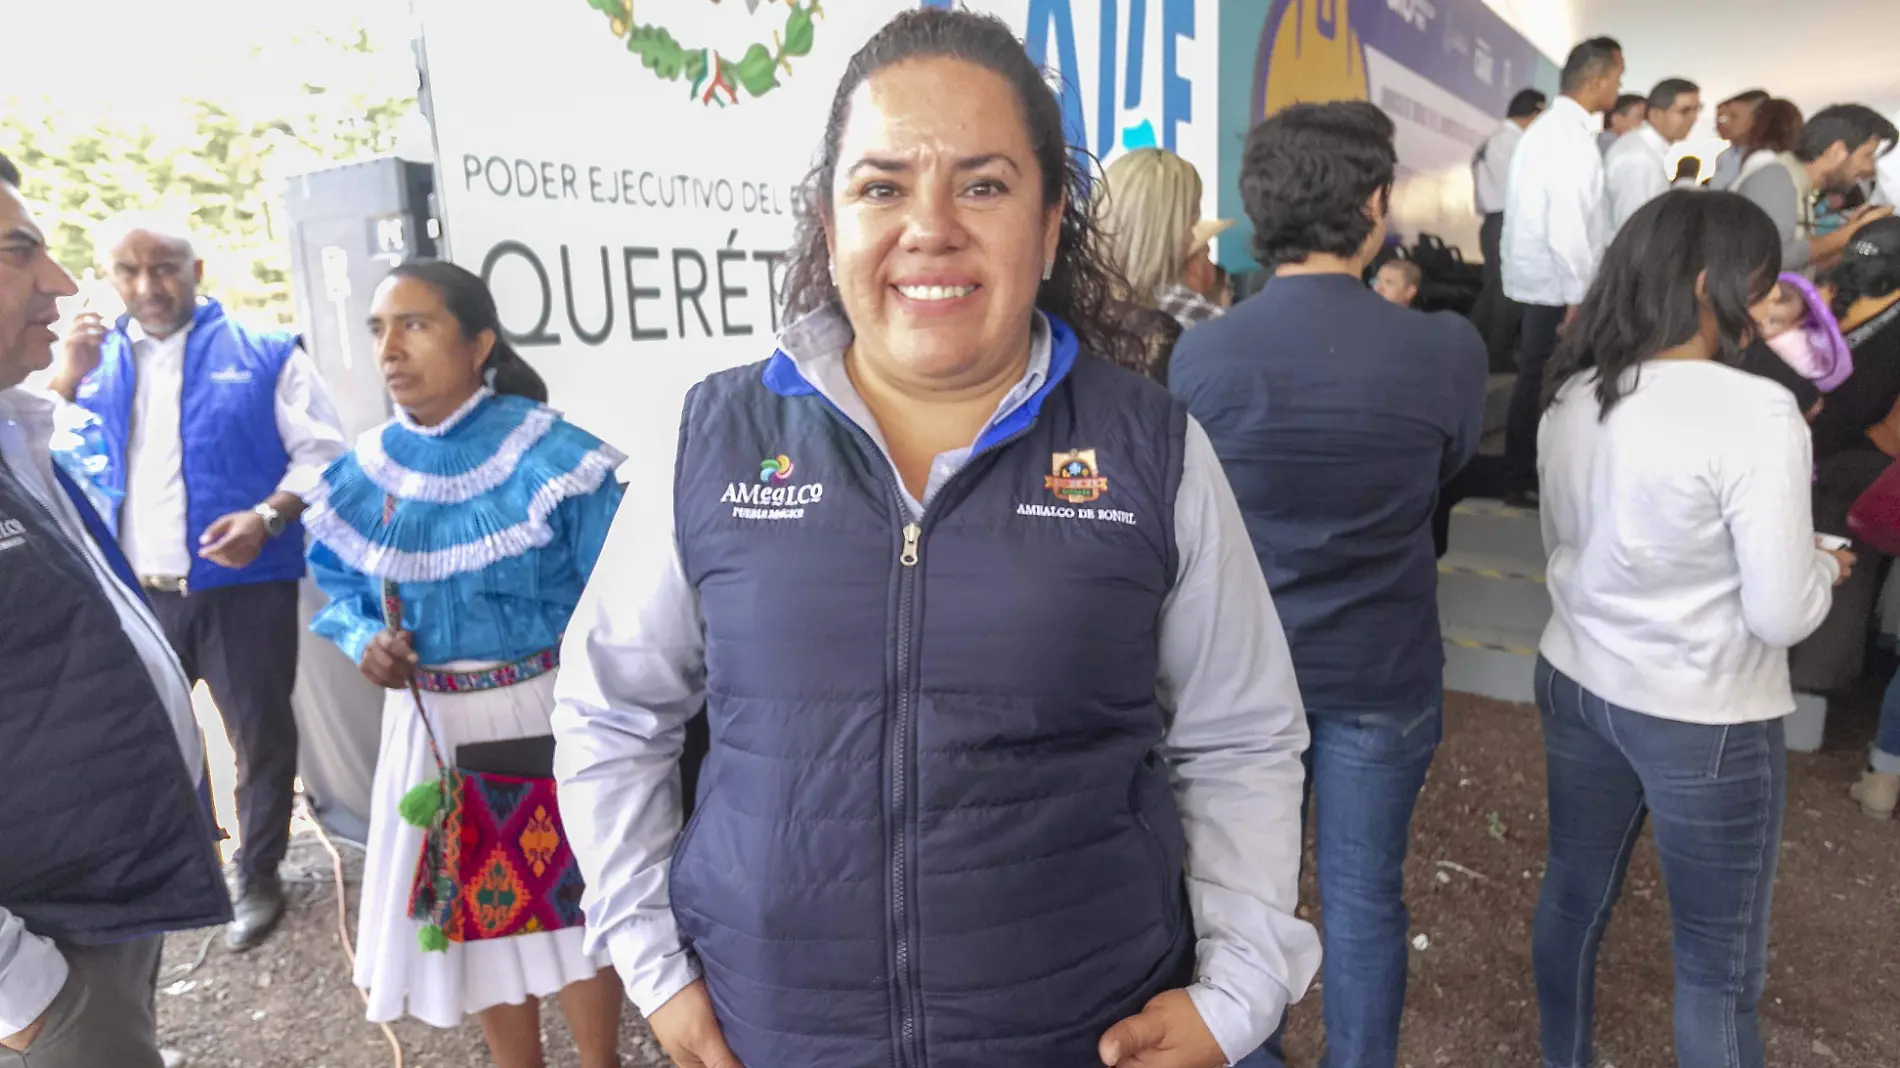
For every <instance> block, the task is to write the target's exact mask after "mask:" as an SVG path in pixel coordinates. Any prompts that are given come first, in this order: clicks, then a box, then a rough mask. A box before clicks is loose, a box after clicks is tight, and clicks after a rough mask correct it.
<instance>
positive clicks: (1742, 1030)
mask: <svg viewBox="0 0 1900 1068" xmlns="http://www.w3.org/2000/svg"><path fill="white" fill-rule="evenodd" d="M1537 707H1538V710H1539V711H1540V712H1541V713H1542V714H1543V715H1542V719H1543V725H1544V754H1545V759H1546V761H1547V763H1548V766H1549V769H1550V856H1549V860H1548V863H1547V866H1546V868H1545V872H1544V887H1543V893H1542V895H1541V896H1540V897H1539V899H1538V902H1537V923H1536V929H1535V934H1534V936H1533V938H1534V943H1533V948H1532V961H1533V964H1534V965H1535V968H1536V972H1537V1008H1538V1018H1539V1021H1540V1023H1541V1031H1542V1036H1541V1037H1542V1041H1543V1051H1544V1066H1545V1068H1591V1066H1592V1065H1594V1064H1595V1062H1596V1060H1595V1058H1596V1054H1595V1050H1593V1049H1592V1048H1591V1029H1592V1026H1593V1023H1594V1014H1595V1010H1596V966H1597V949H1598V947H1599V945H1601V943H1602V941H1603V929H1604V927H1605V926H1606V925H1608V923H1609V922H1610V910H1611V909H1612V908H1614V907H1615V905H1616V898H1617V894H1618V893H1619V892H1620V891H1621V890H1622V887H1623V875H1624V873H1625V872H1626V871H1627V870H1628V868H1629V859H1630V853H1631V852H1632V851H1634V850H1635V848H1636V839H1637V838H1638V836H1640V835H1641V834H1642V830H1643V821H1644V819H1645V817H1653V818H1654V820H1655V823H1656V852H1657V855H1658V856H1659V857H1660V858H1661V860H1662V871H1663V881H1664V882H1665V884H1666V885H1667V887H1668V891H1669V915H1670V921H1671V923H1672V924H1673V926H1674V935H1675V936H1674V939H1673V947H1672V948H1673V950H1674V956H1675V967H1676V990H1675V994H1676V1005H1675V1009H1676V1063H1677V1064H1678V1065H1679V1066H1680V1068H1762V1065H1763V1053H1762V1042H1761V1025H1760V1020H1759V1019H1758V1018H1757V1016H1756V1005H1757V1003H1758V1002H1759V1001H1760V1000H1761V992H1762V984H1763V981H1764V980H1765V978H1766V971H1767V961H1768V908H1769V902H1770V899H1771V897H1772V896H1773V893H1774V884H1775V862H1776V860H1777V859H1778V858H1779V856H1780V852H1781V817H1782V810H1783V808H1784V807H1785V805H1786V800H1787V799H1786V789H1787V782H1788V754H1787V750H1786V748H1785V747H1784V745H1783V742H1782V724H1781V721H1780V720H1771V721H1768V722H1765V723H1744V724H1737V725H1734V726H1728V727H1712V726H1702V725H1698V724H1694V723H1679V722H1676V721H1674V720H1666V719H1659V718H1657V717H1655V716H1649V715H1644V714H1643V713H1641V712H1632V711H1630V710H1629V709H1626V708H1620V707H1618V706H1616V705H1613V704H1610V703H1608V702H1606V701H1604V700H1603V699H1602V698H1601V697H1598V696H1596V695H1595V694H1593V693H1590V692H1589V691H1588V690H1585V689H1584V688H1583V687H1582V686H1580V685H1578V684H1577V683H1576V682H1575V681H1573V680H1571V679H1570V678H1568V677H1567V676H1565V675H1564V674H1563V673H1562V672H1559V671H1557V670H1556V669H1554V668H1552V667H1551V666H1550V664H1548V663H1546V662H1545V661H1543V660H1542V659H1541V658H1540V659H1539V660H1538V664H1537Z"/></svg>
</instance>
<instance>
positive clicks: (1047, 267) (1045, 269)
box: [1042, 260, 1056, 282]
mask: <svg viewBox="0 0 1900 1068" xmlns="http://www.w3.org/2000/svg"><path fill="white" fill-rule="evenodd" d="M1055 274H1056V261H1054V260H1050V261H1048V262H1047V263H1044V264H1043V265H1042V280H1043V281H1045V282H1047V281H1048V280H1049V279H1051V278H1054V277H1055Z"/></svg>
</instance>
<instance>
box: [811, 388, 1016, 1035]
mask: <svg viewBox="0 0 1900 1068" xmlns="http://www.w3.org/2000/svg"><path fill="white" fill-rule="evenodd" d="M848 421H849V420H847V422H848ZM1034 426H1035V424H1034V423H1033V422H1032V423H1030V424H1029V426H1025V427H1023V428H1022V429H1021V430H1019V431H1017V432H1016V433H1015V434H1012V435H1010V436H1009V437H1007V438H1004V439H1003V440H1002V441H999V442H997V443H996V444H995V445H992V446H990V447H989V448H987V449H984V450H983V451H982V452H980V453H973V454H971V456H970V458H969V459H968V460H967V461H965V462H964V465H963V467H962V468H960V469H959V470H958V471H957V473H956V474H954V475H952V476H950V479H949V481H947V482H945V483H944V484H943V485H942V486H939V487H938V488H937V499H938V500H943V499H944V496H945V491H947V490H948V489H949V488H950V487H951V486H954V485H956V483H957V482H958V481H959V480H960V479H962V478H963V476H964V475H966V474H967V473H969V471H970V469H971V468H972V467H973V466H975V464H976V462H977V461H978V460H979V459H981V458H982V457H983V456H985V455H987V454H989V453H993V452H996V451H997V450H999V449H1002V448H1003V447H1004V446H1007V445H1009V444H1011V443H1012V442H1014V441H1016V440H1017V439H1018V438H1021V437H1024V436H1026V435H1027V434H1028V433H1029V431H1030V430H1031V429H1033V428H1034ZM859 432H860V433H863V431H862V429H861V428H860V430H859ZM864 436H865V437H866V438H867V439H868V438H869V437H870V435H868V434H866V435H864ZM873 447H874V448H875V443H873ZM880 455H881V451H880ZM886 466H888V461H887V464H886ZM892 495H893V496H894V497H895V499H896V501H897V506H898V512H899V514H900V515H905V516H908V515H909V514H910V506H909V504H908V503H906V502H905V500H904V498H903V493H902V491H901V490H900V489H899V488H898V487H897V486H896V484H895V478H894V477H893V480H892ZM932 518H933V515H932V514H931V513H930V512H929V511H928V510H926V512H925V516H924V519H923V521H922V522H919V521H918V520H911V521H910V522H908V523H905V524H904V547H903V549H902V551H900V552H899V553H898V556H897V563H898V572H897V583H898V587H897V722H896V729H895V730H894V731H893V732H892V742H891V800H892V802H893V804H894V806H895V807H896V809H897V811H898V812H899V813H900V814H901V815H902V819H901V820H899V821H898V825H897V830H896V831H895V832H893V834H892V836H891V838H892V840H891V891H892V893H891V901H892V904H893V911H894V912H895V914H896V915H895V916H894V919H895V921H896V927H897V989H898V998H899V1001H900V1004H901V1005H902V1009H901V1021H902V1032H903V1038H904V1045H903V1048H902V1049H901V1050H900V1051H899V1053H898V1058H897V1061H898V1065H899V1068H903V1066H904V1065H907V1064H908V1065H912V1066H916V1068H922V1066H923V1065H924V1064H925V1063H926V1061H925V1058H924V1051H923V1050H922V1049H920V1048H919V1047H918V1042H919V1039H918V1035H917V1018H918V1017H919V1016H921V1015H923V1003H922V1002H923V999H922V998H921V997H920V996H919V995H918V992H917V981H916V978H915V977H914V976H913V975H912V974H911V960H910V910H909V907H908V905H907V900H908V898H907V891H908V888H909V883H910V868H909V861H908V858H907V856H906V852H905V847H906V846H907V845H908V842H909V838H910V827H911V823H912V821H913V819H914V813H913V811H912V807H911V804H910V776H909V774H908V772H909V770H910V764H911V760H912V749H913V748H914V747H913V745H912V736H913V734H914V733H915V730H916V728H915V724H914V723H913V719H914V709H915V705H916V702H915V701H914V700H913V696H912V691H913V690H915V689H916V684H915V681H914V680H913V679H912V678H911V676H912V674H913V672H914V664H915V662H916V657H915V656H913V655H912V651H911V646H912V645H913V644H914V643H915V641H916V636H915V634H914V633H913V630H914V628H913V627H912V626H911V617H912V616H913V615H915V613H916V604H915V601H916V591H917V585H918V583H920V582H922V581H923V577H922V573H921V572H920V571H919V570H918V569H917V564H918V562H919V561H920V560H921V559H922V558H923V537H924V524H925V523H928V522H929V521H930V520H931V519H932Z"/></svg>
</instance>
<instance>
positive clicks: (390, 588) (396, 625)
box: [383, 494, 449, 779]
mask: <svg viewBox="0 0 1900 1068" xmlns="http://www.w3.org/2000/svg"><path fill="white" fill-rule="evenodd" d="M395 514H396V497H395V496H394V495H393V494H384V496H383V522H384V523H385V524H386V523H388V522H389V521H390V519H391V518H393V517H394V516H395ZM383 628H384V629H385V630H387V631H389V632H390V633H391V634H395V633H397V632H398V631H400V630H402V589H401V587H400V586H398V585H397V584H396V580H395V579H389V578H386V579H384V580H383ZM409 698H410V700H411V701H413V702H414V703H415V706H416V715H417V716H419V717H421V719H422V732H423V733H424V734H426V735H428V737H429V754H430V755H431V756H433V757H434V758H435V766H436V769H437V770H438V771H439V772H441V773H442V775H443V777H444V779H446V778H447V776H448V773H449V765H448V762H447V761H445V760H443V759H442V746H441V744H440V743H438V742H437V741H436V737H435V726H434V725H433V724H431V723H430V722H429V710H428V708H427V707H426V706H425V705H424V704H423V703H422V690H421V688H420V687H418V686H417V685H416V680H415V676H414V675H413V674H412V675H411V676H410V678H409Z"/></svg>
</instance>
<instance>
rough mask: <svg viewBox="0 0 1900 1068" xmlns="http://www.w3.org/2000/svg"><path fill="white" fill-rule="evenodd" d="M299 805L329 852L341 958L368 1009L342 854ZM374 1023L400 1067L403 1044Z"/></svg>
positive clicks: (307, 809)
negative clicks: (360, 983) (358, 968)
mask: <svg viewBox="0 0 1900 1068" xmlns="http://www.w3.org/2000/svg"><path fill="white" fill-rule="evenodd" d="M298 804H299V805H300V806H302V808H303V814H304V816H305V818H307V819H308V820H309V821H310V825H311V826H312V827H314V828H316V831H317V837H318V838H319V839H321V840H322V841H323V848H324V849H326V850H328V851H329V853H330V871H331V872H332V874H333V875H334V877H335V878H334V882H335V885H336V932H337V938H338V939H339V940H341V942H342V944H343V956H344V959H346V960H348V961H349V962H350V985H351V986H352V987H354V988H355V990H356V993H357V996H358V997H360V998H362V999H363V1007H364V1008H368V1007H369V993H368V991H365V990H364V989H363V988H362V987H359V986H356V950H355V949H354V948H353V946H354V945H355V940H354V939H352V938H351V937H350V906H349V896H348V893H347V891H345V889H344V885H343V854H342V853H340V852H338V851H337V848H336V843H335V842H332V841H331V840H330V834H329V832H328V831H325V830H324V829H323V824H322V822H320V821H319V820H318V819H317V815H316V813H314V812H312V811H310V807H309V806H308V805H306V804H304V803H303V802H302V801H301V800H299V801H298ZM376 1026H377V1027H380V1028H382V1030H383V1037H384V1038H386V1039H388V1040H389V1052H390V1056H391V1058H393V1060H392V1063H393V1065H394V1068H403V1061H402V1043H401V1042H400V1041H398V1040H397V1038H396V1032H394V1031H391V1030H390V1029H389V1025H388V1024H386V1023H379V1024H377V1025H376Z"/></svg>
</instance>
